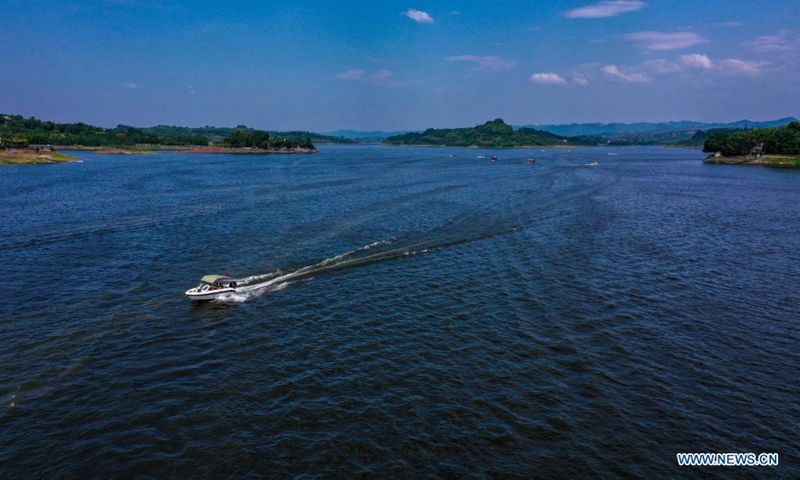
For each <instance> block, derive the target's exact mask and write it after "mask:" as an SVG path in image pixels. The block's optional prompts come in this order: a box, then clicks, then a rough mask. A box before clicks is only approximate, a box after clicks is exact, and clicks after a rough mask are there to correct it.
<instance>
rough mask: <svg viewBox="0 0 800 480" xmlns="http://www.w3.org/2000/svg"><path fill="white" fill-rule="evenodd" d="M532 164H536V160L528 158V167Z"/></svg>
mask: <svg viewBox="0 0 800 480" xmlns="http://www.w3.org/2000/svg"><path fill="white" fill-rule="evenodd" d="M534 163H536V159H535V158H529V159H528V165H533V164H534Z"/></svg>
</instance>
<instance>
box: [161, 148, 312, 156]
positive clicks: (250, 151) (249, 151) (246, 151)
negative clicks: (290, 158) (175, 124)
mask: <svg viewBox="0 0 800 480" xmlns="http://www.w3.org/2000/svg"><path fill="white" fill-rule="evenodd" d="M176 151H177V152H179V153H235V154H239V155H264V154H273V153H278V154H280V153H318V152H319V151H318V150H317V149H316V148H303V147H295V148H228V147H199V148H188V149H185V150H176Z"/></svg>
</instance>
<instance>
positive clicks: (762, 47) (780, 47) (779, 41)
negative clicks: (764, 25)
mask: <svg viewBox="0 0 800 480" xmlns="http://www.w3.org/2000/svg"><path fill="white" fill-rule="evenodd" d="M790 33H791V30H778V34H777V35H764V36H763V37H758V38H756V39H755V40H753V41H751V42H746V43H745V46H746V47H748V48H749V49H751V50H755V51H756V52H777V51H786V50H791V49H792V45H791V44H790V42H789V34H790Z"/></svg>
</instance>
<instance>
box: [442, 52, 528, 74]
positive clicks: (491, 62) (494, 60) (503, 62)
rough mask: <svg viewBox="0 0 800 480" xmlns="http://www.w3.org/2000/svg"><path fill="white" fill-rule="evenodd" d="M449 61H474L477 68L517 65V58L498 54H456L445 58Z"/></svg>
mask: <svg viewBox="0 0 800 480" xmlns="http://www.w3.org/2000/svg"><path fill="white" fill-rule="evenodd" d="M445 60H447V61H448V62H472V63H474V64H475V65H476V67H475V70H491V71H495V72H496V71H498V70H510V69H512V68H514V67H516V66H517V62H516V61H515V60H511V59H509V58H504V57H500V56H497V55H485V56H477V55H456V56H454V57H447V58H445Z"/></svg>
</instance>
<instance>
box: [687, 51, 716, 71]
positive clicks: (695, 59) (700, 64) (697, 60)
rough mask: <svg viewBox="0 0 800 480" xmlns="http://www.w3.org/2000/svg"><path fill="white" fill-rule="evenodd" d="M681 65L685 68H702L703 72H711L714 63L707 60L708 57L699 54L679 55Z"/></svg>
mask: <svg viewBox="0 0 800 480" xmlns="http://www.w3.org/2000/svg"><path fill="white" fill-rule="evenodd" d="M681 63H682V64H684V65H686V66H687V67H692V68H702V69H705V70H711V69H712V68H714V63H713V62H712V61H711V59H710V58H708V56H706V55H701V54H699V53H693V54H691V55H681Z"/></svg>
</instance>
